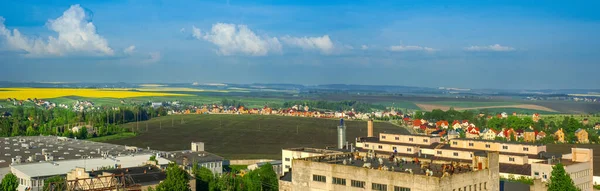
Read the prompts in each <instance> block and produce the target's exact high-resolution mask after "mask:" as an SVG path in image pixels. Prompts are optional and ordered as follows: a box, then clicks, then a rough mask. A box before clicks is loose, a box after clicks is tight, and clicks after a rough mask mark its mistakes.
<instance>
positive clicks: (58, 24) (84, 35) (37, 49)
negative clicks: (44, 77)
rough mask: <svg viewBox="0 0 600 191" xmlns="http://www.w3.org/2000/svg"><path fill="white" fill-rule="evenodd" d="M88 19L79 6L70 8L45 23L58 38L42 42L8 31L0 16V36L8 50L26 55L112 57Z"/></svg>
mask: <svg viewBox="0 0 600 191" xmlns="http://www.w3.org/2000/svg"><path fill="white" fill-rule="evenodd" d="M90 20H91V18H90V17H89V15H88V14H86V12H85V11H84V10H83V8H81V6H79V5H72V6H71V7H70V8H69V9H67V10H66V11H65V12H63V14H62V16H60V17H58V18H57V19H54V20H49V21H48V22H47V23H46V26H47V27H48V29H50V30H52V31H54V32H56V33H57V34H58V36H57V37H54V36H49V37H48V39H41V38H30V37H27V36H24V35H23V34H21V32H19V30H17V29H13V30H12V31H11V30H9V29H8V28H6V26H5V25H4V18H2V17H0V36H3V37H4V38H6V42H7V45H8V47H9V48H11V49H14V50H23V51H25V52H27V53H26V55H28V56H34V57H37V56H64V55H69V54H73V53H87V54H90V55H97V56H112V55H114V51H113V49H112V48H110V47H109V46H108V42H107V40H106V39H104V38H103V37H102V36H100V35H99V34H98V33H97V32H96V26H94V24H93V23H92V22H91V21H90ZM132 50H133V49H132Z"/></svg>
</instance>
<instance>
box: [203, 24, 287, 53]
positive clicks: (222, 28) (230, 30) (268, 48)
mask: <svg viewBox="0 0 600 191" xmlns="http://www.w3.org/2000/svg"><path fill="white" fill-rule="evenodd" d="M192 35H193V36H194V37H195V38H197V39H203V40H206V41H208V42H211V43H213V44H215V45H217V46H218V47H219V51H218V52H219V53H220V54H222V55H235V54H246V55H252V56H264V55H267V54H268V53H269V52H281V43H279V40H278V39H277V38H275V37H272V38H271V37H268V36H263V37H261V36H258V35H256V34H255V33H254V32H253V31H252V30H250V29H249V28H248V27H247V26H246V25H235V24H227V23H217V24H214V25H213V26H212V29H211V30H210V31H209V32H206V34H202V33H201V32H200V29H198V28H196V27H193V33H192Z"/></svg>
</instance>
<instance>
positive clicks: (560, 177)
mask: <svg viewBox="0 0 600 191" xmlns="http://www.w3.org/2000/svg"><path fill="white" fill-rule="evenodd" d="M577 190H579V189H577V187H575V184H574V183H573V180H571V177H570V176H569V175H568V174H567V172H566V171H565V168H564V166H563V165H562V164H561V163H558V164H556V165H554V166H553V167H552V176H551V177H550V183H548V191H577Z"/></svg>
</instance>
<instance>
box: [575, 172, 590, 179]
mask: <svg viewBox="0 0 600 191" xmlns="http://www.w3.org/2000/svg"><path fill="white" fill-rule="evenodd" d="M590 171H591V170H582V171H579V172H574V173H571V178H573V179H574V178H581V177H585V176H589V175H590Z"/></svg>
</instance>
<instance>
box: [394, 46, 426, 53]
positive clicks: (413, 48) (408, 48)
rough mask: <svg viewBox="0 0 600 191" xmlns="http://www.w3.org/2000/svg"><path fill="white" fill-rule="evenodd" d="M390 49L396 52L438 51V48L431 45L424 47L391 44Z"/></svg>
mask: <svg viewBox="0 0 600 191" xmlns="http://www.w3.org/2000/svg"><path fill="white" fill-rule="evenodd" d="M389 50H390V51H394V52H404V51H426V52H433V51H436V49H433V48H429V47H422V46H402V45H399V46H390V48H389Z"/></svg>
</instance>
